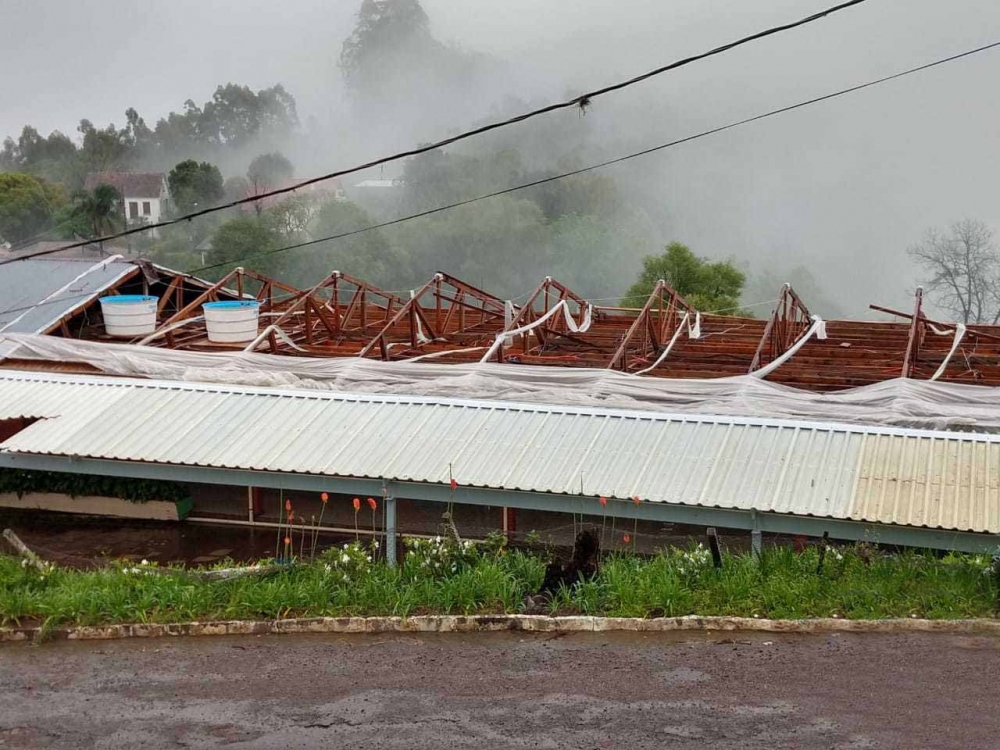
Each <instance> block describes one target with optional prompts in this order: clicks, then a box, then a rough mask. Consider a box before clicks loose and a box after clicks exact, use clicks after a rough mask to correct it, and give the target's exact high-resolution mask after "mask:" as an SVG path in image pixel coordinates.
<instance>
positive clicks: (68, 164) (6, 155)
mask: <svg viewBox="0 0 1000 750" xmlns="http://www.w3.org/2000/svg"><path fill="white" fill-rule="evenodd" d="M77 162H78V155H77V148H76V144H74V143H73V141H72V140H70V139H69V138H68V137H67V136H65V135H63V134H62V133H60V132H59V131H58V130H53V131H52V132H51V133H49V135H48V137H43V136H42V135H41V134H40V133H39V132H38V130H36V129H35V128H33V127H32V126H31V125H25V126H24V128H23V129H22V130H21V135H20V136H19V137H18V139H17V140H16V141H15V140H14V139H13V138H6V139H4V142H3V150H2V151H0V171H9V172H27V173H29V174H33V175H37V176H39V177H44V178H45V179H47V180H49V181H51V182H58V183H61V184H62V185H63V187H65V188H66V189H67V190H72V189H73V188H75V187H79V185H80V184H82V179H83V174H82V170H81V169H80V168H79V165H78V163H77Z"/></svg>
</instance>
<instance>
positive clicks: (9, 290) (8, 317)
mask: <svg viewBox="0 0 1000 750" xmlns="http://www.w3.org/2000/svg"><path fill="white" fill-rule="evenodd" d="M135 270H136V265H135V264H134V263H129V262H127V261H116V260H108V261H103V262H102V261H100V260H96V261H95V260H82V259H72V258H27V259H25V260H19V261H18V262H16V263H8V264H7V265H5V266H4V267H3V272H2V273H0V331H4V332H6V333H40V332H43V331H45V330H46V329H47V328H48V327H49V326H51V325H52V324H53V323H56V322H58V321H59V319H60V318H61V317H62V316H63V315H65V314H67V313H68V312H70V311H71V310H74V309H75V308H77V307H79V306H80V305H83V304H85V303H86V302H87V301H89V300H91V299H93V298H94V297H96V296H98V295H99V294H100V293H101V292H102V291H104V290H105V289H107V288H108V287H109V286H111V285H112V284H114V283H115V282H116V281H118V280H120V279H121V278H123V277H124V276H126V275H128V274H130V273H132V272H133V271H135Z"/></svg>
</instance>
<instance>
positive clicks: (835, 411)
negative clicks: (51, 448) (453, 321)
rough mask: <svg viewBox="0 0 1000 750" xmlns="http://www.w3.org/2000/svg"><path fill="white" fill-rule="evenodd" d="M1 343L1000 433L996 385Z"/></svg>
mask: <svg viewBox="0 0 1000 750" xmlns="http://www.w3.org/2000/svg"><path fill="white" fill-rule="evenodd" d="M7 344H12V345H17V346H18V347H19V348H18V351H17V356H18V358H19V359H37V360H43V361H51V362H80V363H86V364H89V365H91V366H93V367H95V368H96V369H97V370H99V371H100V372H103V373H105V374H109V375H119V376H125V377H146V378H154V379H161V380H178V381H189V382H203V383H223V384H230V385H254V386H270V387H282V388H303V389H323V390H330V391H338V392H342V393H386V394H399V395H412V396H426V397H442V398H445V397H447V398H469V399H486V400H503V401H515V402H522V403H534V404H553V405H563V406H590V407H608V408H617V409H642V410H651V411H661V412H667V413H674V414H713V415H727V416H747V417H761V418H774V419H809V420H816V421H830V422H844V423H853V424H871V425H894V426H899V427H915V428H925V429H938V430H947V429H965V430H970V431H991V432H1000V388H992V387H987V386H977V385H959V384H954V383H941V382H930V381H927V380H912V379H901V378H896V379H894V380H887V381H885V382H882V383H877V384H875V385H868V386H864V387H861V388H853V389H850V390H844V391H836V392H833V393H817V392H813V391H805V390H800V389H797V388H793V387H790V386H786V385H781V384H779V383H772V382H769V381H766V380H760V379H758V378H753V377H750V376H748V375H741V376H738V377H731V378H717V379H705V380H696V379H690V380H681V379H667V378H655V377H635V376H634V375H629V374H625V373H622V372H617V371H614V370H604V369H593V368H577V367H547V366H534V365H518V366H511V365H507V364H498V363H492V362H488V363H471V364H441V363H435V362H432V361H428V362H416V363H413V362H381V361H378V360H369V359H358V358H356V357H342V358H337V359H332V358H312V357H289V356H282V355H276V354H260V353H252V352H250V353H243V352H235V353H228V352H227V353H216V352H187V351H173V350H170V349H157V348H149V347H137V346H132V345H129V344H110V343H100V342H93V341H77V340H73V339H64V338H60V337H56V336H39V335H31V334H8V335H0V350H2V349H4V348H5V347H6V345H7Z"/></svg>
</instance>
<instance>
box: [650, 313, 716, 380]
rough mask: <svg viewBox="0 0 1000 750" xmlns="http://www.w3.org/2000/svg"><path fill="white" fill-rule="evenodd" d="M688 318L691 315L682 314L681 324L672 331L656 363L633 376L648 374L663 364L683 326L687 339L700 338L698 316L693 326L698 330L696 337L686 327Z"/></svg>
mask: <svg viewBox="0 0 1000 750" xmlns="http://www.w3.org/2000/svg"><path fill="white" fill-rule="evenodd" d="M690 317H691V313H684V317H683V318H681V322H680V323H678V324H677V330H676V331H674V335H673V336H671V337H670V342H669V343H668V344H667V346H666V348H665V349H664V350H663V351H662V352H661V353H660V356H659V357H657V358H656V361H655V362H653V364H651V365H650V366H649V367H646V368H644V369H642V370H639V371H638V372H636V373H633V375H644V374H646V373H647V372H650V371H651V370H655V369H656V368H657V367H659V366H660V364H661V363H662V362H663V360H665V359H666V358H667V355H668V354H670V350H671V349H673V348H674V344H676V343H677V339H679V338H680V337H681V332H682V331H683V330H684V328H685V326H687V329H688V338H691V339H696V338H698V337H699V336H701V323H700V315H699V316H698V317H697V318H696V322H695V325H696V326H697V327H698V329H697V330H698V336H694V335H692V329H691V327H690V325H688V319H689V318H690Z"/></svg>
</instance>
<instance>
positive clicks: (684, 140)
mask: <svg viewBox="0 0 1000 750" xmlns="http://www.w3.org/2000/svg"><path fill="white" fill-rule="evenodd" d="M998 46H1000V41H997V42H993V43H991V44H987V45H984V46H982V47H977V48H975V49H972V50H968V51H966V52H961V53H959V54H957V55H951V56H949V57H944V58H941V59H939V60H935V61H934V62H930V63H926V64H924V65H919V66H917V67H915V68H909V69H908V70H904V71H901V72H899V73H894V74H892V75H889V76H885V77H883V78H877V79H875V80H873V81H868V82H867V83H860V84H857V85H855V86H850V87H848V88H845V89H840V90H839V91H834V92H833V93H830V94H824V95H822V96H817V97H814V98H812V99H807V100H805V101H801V102H798V103H796V104H790V105H788V106H787V107H781V108H779V109H772V110H770V111H769V112H764V113H762V114H759V115H754V116H752V117H747V118H745V119H742V120H737V121H735V122H731V123H729V124H727V125H720V126H719V127H716V128H712V129H711V130H703V131H702V132H700V133H696V134H695V135H689V136H686V137H684V138H678V139H677V140H674V141H669V142H668V143H661V144H660V145H658V146H652V147H650V148H646V149H643V150H642V151H636V152H634V153H631V154H626V155H625V156H619V157H616V158H614V159H609V160H607V161H603V162H600V163H598V164H591V165H590V166H587V167H582V168H580V169H574V170H573V171H571V172H563V173H562V174H558V175H553V176H551V177H544V178H542V179H539V180H532V181H531V182H526V183H523V184H520V185H515V186H513V187H509V188H504V189H503V190H497V191H495V192H492V193H487V194H485V195H479V196H476V197H475V198H468V199H466V200H463V201H458V202H456V203H449V204H448V205H446V206H438V207H437V208H432V209H429V210H427V211H420V212H418V213H415V214H409V215H407V216H401V217H399V218H397V219H392V220H390V221H384V222H381V223H378V224H372V225H370V226H367V227H362V228H360V229H355V230H352V231H350V232H342V233H340V234H334V235H330V236H329V237H321V238H319V239H314V240H308V241H306V242H298V243H295V244H293V245H286V246H284V247H279V248H275V249H274V250H268V251H266V252H263V253H255V254H253V255H245V256H243V257H241V258H236V259H234V260H229V261H226V262H225V263H215V264H213V265H210V266H202V267H201V268H196V269H195V270H193V271H189V272H188V273H191V274H196V273H199V272H200V271H208V270H210V269H213V268H221V267H222V266H228V265H232V264H234V263H238V262H240V261H244V260H252V259H254V258H263V257H266V256H269V255H274V254H276V253H283V252H286V251H288V250H295V249H297V248H300V247H309V246H310V245H316V244H319V243H321V242H329V241H332V240H339V239H343V238H345V237H352V236H354V235H356V234H361V233H363V232H370V231H373V230H375V229H383V228H385V227H391V226H394V225H396V224H402V223H403V222H407V221H411V220H413V219H419V218H423V217H425V216H431V215H433V214H437V213H441V212H442V211H450V210H451V209H453V208H460V207H462V206H467V205H469V204H471V203H477V202H479V201H483V200H487V199H489V198H496V197H498V196H501V195H507V194H508V193H514V192H517V191H519V190H526V189H527V188H532V187H537V186H538V185H544V184H546V183H549V182H555V181H556V180H562V179H565V178H567V177H573V176H575V175H578V174H583V173H584V172H591V171H593V170H595V169H602V168H604V167H609V166H611V165H613V164H619V163H621V162H624V161H628V160H630V159H635V158H638V157H640V156H646V155H647V154H652V153H655V152H657V151H663V150H665V149H668V148H673V147H674V146H679V145H681V144H684V143H690V142H691V141H697V140H700V139H702V138H707V137H708V136H710V135H716V134H717V133H721V132H723V131H726V130H732V129H733V128H738V127H741V126H743V125H749V124H750V123H754V122H757V121H759V120H765V119H767V118H770V117H775V116H777V115H780V114H784V113H786V112H791V111H792V110H795V109H800V108H802V107H808V106H810V105H813V104H818V103H820V102H824V101H828V100H830V99H835V98H837V97H840V96H845V95H846V94H852V93H854V92H857V91H861V90H863V89H867V88H871V87H873V86H878V85H880V84H883V83H888V82H889V81H894V80H896V79H898V78H903V77H904V76H908V75H913V74H914V73H919V72H921V71H924V70H928V69H930V68H934V67H937V66H939V65H944V64H945V63H949V62H954V61H956V60H961V59H962V58H965V57H970V56H971V55H976V54H979V53H980V52H985V51H987V50H990V49H993V48H994V47H998Z"/></svg>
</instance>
